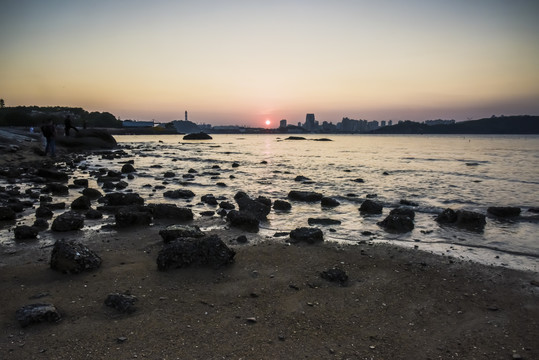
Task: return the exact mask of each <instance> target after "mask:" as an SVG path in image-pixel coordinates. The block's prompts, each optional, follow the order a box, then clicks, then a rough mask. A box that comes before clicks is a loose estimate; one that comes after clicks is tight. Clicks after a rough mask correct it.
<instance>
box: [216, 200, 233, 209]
mask: <svg viewBox="0 0 539 360" xmlns="http://www.w3.org/2000/svg"><path fill="white" fill-rule="evenodd" d="M219 207H220V208H221V209H225V210H234V209H235V208H236V206H234V204H232V203H229V202H228V201H221V203H220V204H219Z"/></svg>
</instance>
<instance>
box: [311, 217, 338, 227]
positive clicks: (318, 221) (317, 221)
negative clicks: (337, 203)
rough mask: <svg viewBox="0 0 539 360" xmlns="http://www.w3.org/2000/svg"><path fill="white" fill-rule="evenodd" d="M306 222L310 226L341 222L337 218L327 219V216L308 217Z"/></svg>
mask: <svg viewBox="0 0 539 360" xmlns="http://www.w3.org/2000/svg"><path fill="white" fill-rule="evenodd" d="M307 222H308V223H309V225H311V226H312V225H340V224H341V222H340V221H339V220H334V219H327V218H322V219H315V218H309V219H308V220H307Z"/></svg>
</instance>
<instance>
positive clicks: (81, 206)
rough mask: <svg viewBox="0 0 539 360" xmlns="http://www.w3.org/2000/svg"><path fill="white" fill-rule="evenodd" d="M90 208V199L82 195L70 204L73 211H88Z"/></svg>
mask: <svg viewBox="0 0 539 360" xmlns="http://www.w3.org/2000/svg"><path fill="white" fill-rule="evenodd" d="M90 206H91V203H90V198H88V197H87V196H84V195H82V196H79V197H78V198H76V199H75V200H73V202H72V203H71V208H72V209H73V210H88V209H90Z"/></svg>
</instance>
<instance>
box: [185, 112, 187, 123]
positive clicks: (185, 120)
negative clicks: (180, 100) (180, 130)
mask: <svg viewBox="0 0 539 360" xmlns="http://www.w3.org/2000/svg"><path fill="white" fill-rule="evenodd" d="M185 121H187V110H185Z"/></svg>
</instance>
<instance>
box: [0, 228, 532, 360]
mask: <svg viewBox="0 0 539 360" xmlns="http://www.w3.org/2000/svg"><path fill="white" fill-rule="evenodd" d="M152 230H153V231H152ZM152 230H150V229H146V230H144V229H133V230H125V231H119V232H110V233H104V232H103V233H96V234H94V235H93V236H92V237H91V239H89V241H88V242H87V243H88V246H89V247H90V248H91V249H93V250H94V251H96V252H97V253H98V254H100V256H101V257H102V259H103V263H102V265H101V267H100V268H99V269H97V270H95V271H91V272H85V273H81V274H78V275H67V274H62V273H59V272H57V271H54V270H51V269H50V268H49V265H48V262H49V260H50V255H49V254H50V251H51V248H45V249H36V251H35V254H33V255H30V254H27V253H24V254H23V253H21V254H20V257H18V256H17V254H13V255H7V256H12V259H11V260H13V261H12V262H11V263H10V264H8V265H4V266H2V267H0V269H1V271H0V283H1V284H2V290H4V291H3V293H4V294H5V291H7V290H9V291H10V296H2V298H1V299H2V300H1V301H0V309H1V310H0V313H1V316H0V318H1V319H2V320H1V327H2V333H3V334H5V335H4V336H2V338H1V340H0V354H1V357H2V358H4V359H23V358H36V359H39V358H43V359H46V358H56V359H79V358H84V357H86V356H90V357H92V358H134V357H142V358H152V359H157V358H159V359H176V358H180V359H183V358H191V359H221V358H225V359H226V358H232V359H237V358H258V359H274V358H297V357H306V358H314V359H317V358H338V359H341V358H367V357H368V358H371V357H373V358H394V359H407V358H443V359H451V358H467V359H468V358H478V359H479V358H485V359H486V358H489V359H511V358H519V357H514V356H515V354H516V355H518V356H521V358H523V359H532V358H537V357H538V355H539V348H537V346H536V344H535V340H536V339H537V336H539V324H538V323H537V320H538V319H539V307H538V305H537V304H538V302H537V300H538V295H539V281H538V280H539V279H538V278H537V274H536V273H531V272H524V271H517V270H511V269H506V268H496V267H489V266H484V265H480V264H477V263H472V262H464V261H458V260H454V259H449V258H447V257H443V256H438V255H433V254H429V253H425V252H423V251H418V250H407V249H403V248H399V247H396V246H392V245H368V244H359V245H344V246H343V245H336V244H326V243H321V244H316V245H303V244H301V245H289V244H286V243H284V241H283V242H281V243H277V242H269V241H265V239H262V238H257V237H258V235H251V236H250V238H251V240H250V242H251V244H246V245H239V244H233V245H232V247H233V249H234V250H235V251H236V256H235V262H234V263H233V264H232V265H229V266H227V267H222V268H219V269H213V268H205V267H203V268H183V269H172V270H169V271H166V272H160V271H158V270H157V266H156V263H155V259H156V257H157V252H158V251H159V249H160V248H161V246H162V240H161V239H160V237H159V235H158V234H157V231H156V229H152ZM208 234H217V235H219V236H220V237H221V238H222V239H223V241H224V242H225V243H227V244H230V243H231V242H234V241H233V239H235V238H236V235H237V233H236V231H235V230H234V229H233V230H232V231H228V230H227V231H223V230H216V231H210V232H208ZM64 237H66V238H67V239H72V238H77V237H78V234H77V233H76V232H74V233H66V234H64ZM5 256H6V255H5V254H4V255H3V257H5ZM334 267H338V268H341V269H342V270H344V271H345V272H346V273H347V274H348V276H349V280H348V282H347V285H346V286H339V285H338V284H336V283H331V282H328V281H327V280H324V279H322V278H321V277H320V272H322V271H325V270H328V269H330V268H334ZM116 292H119V293H123V292H129V293H130V294H132V295H134V296H136V297H137V298H138V301H137V302H136V304H135V306H136V308H137V310H136V311H135V312H134V313H132V314H129V315H127V314H121V313H119V312H117V311H116V310H114V309H111V308H108V307H106V306H104V305H103V301H104V299H105V298H106V296H107V295H108V294H109V293H116ZM39 302H45V303H49V302H50V303H53V304H54V305H56V306H57V308H58V309H59V311H60V313H61V314H62V317H63V319H62V320H61V321H60V322H58V323H54V324H49V323H42V324H36V325H31V326H29V327H26V328H21V327H20V325H19V324H18V323H17V322H16V320H15V316H14V314H15V311H16V310H17V309H18V308H19V307H21V306H23V305H27V304H29V303H39ZM119 339H120V340H119ZM457 354H458V355H457Z"/></svg>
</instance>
